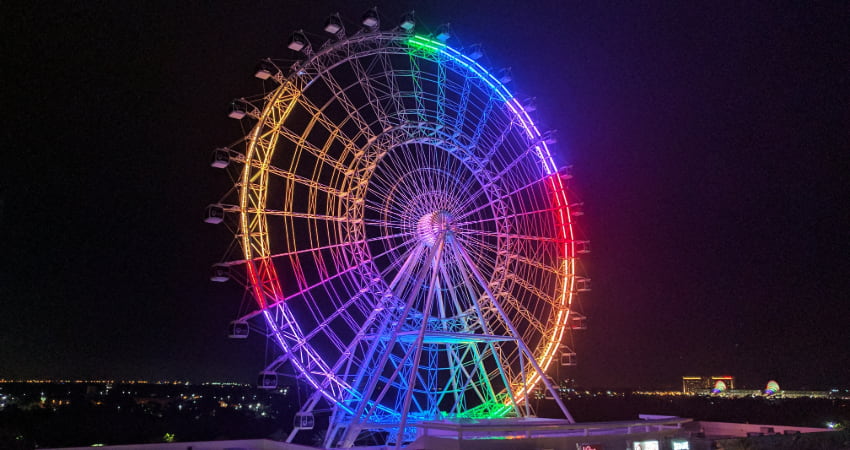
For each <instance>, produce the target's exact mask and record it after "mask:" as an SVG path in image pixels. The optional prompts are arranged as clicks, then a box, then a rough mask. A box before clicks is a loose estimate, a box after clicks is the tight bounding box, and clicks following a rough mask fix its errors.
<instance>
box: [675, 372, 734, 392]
mask: <svg viewBox="0 0 850 450" xmlns="http://www.w3.org/2000/svg"><path fill="white" fill-rule="evenodd" d="M718 381H722V382H723V385H724V386H725V389H730V390H731V389H735V377H733V376H731V375H718V376H710V377H706V376H701V377H697V376H689V377H682V392H683V393H685V394H695V393H696V391H698V390H703V389H708V390H711V389H713V388H714V387H716V386H717V382H718Z"/></svg>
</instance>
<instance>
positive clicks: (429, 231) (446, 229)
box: [416, 211, 455, 247]
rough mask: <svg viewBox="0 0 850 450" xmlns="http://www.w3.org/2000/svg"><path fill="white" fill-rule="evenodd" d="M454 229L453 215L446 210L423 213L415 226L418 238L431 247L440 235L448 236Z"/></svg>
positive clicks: (446, 237) (445, 237)
mask: <svg viewBox="0 0 850 450" xmlns="http://www.w3.org/2000/svg"><path fill="white" fill-rule="evenodd" d="M454 231H455V224H454V217H453V216H452V215H451V213H449V212H448V211H433V212H430V213H428V214H425V215H423V216H422V217H421V218H420V219H419V223H418V224H417V226H416V232H417V234H418V235H419V239H420V240H421V241H422V243H424V244H425V245H426V246H428V247H433V246H434V244H436V243H437V240H438V239H439V238H440V236H441V235H442V236H443V238H444V239H448V238H450V237H451V236H452V235H453V234H454Z"/></svg>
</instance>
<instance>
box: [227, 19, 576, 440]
mask: <svg viewBox="0 0 850 450" xmlns="http://www.w3.org/2000/svg"><path fill="white" fill-rule="evenodd" d="M338 31H339V30H338ZM338 37H339V36H338ZM301 43H302V47H301V49H302V50H304V49H311V47H309V45H308V44H309V43H308V42H306V38H305V39H302V42H301ZM307 56H308V58H307V59H306V60H305V61H303V62H300V63H297V64H296V65H294V66H293V67H292V68H291V70H290V72H289V74H288V75H286V76H283V75H275V74H274V73H273V72H274V67H273V65H269V64H267V65H266V66H264V67H265V70H264V72H263V73H264V74H265V75H264V76H266V78H265V79H273V80H277V82H278V83H279V86H278V87H277V88H276V89H275V90H273V91H272V92H271V93H269V94H267V95H264V96H263V97H261V98H259V99H257V100H251V99H248V100H244V103H245V105H248V106H246V108H245V109H246V110H247V112H246V115H249V116H250V115H253V117H254V118H255V119H257V120H258V123H257V125H256V126H255V127H254V128H253V129H252V131H251V132H250V133H249V134H248V135H247V136H246V137H245V139H244V140H243V141H242V142H240V143H238V144H234V145H232V146H231V148H230V149H229V152H230V153H228V154H229V155H231V157H232V158H233V159H234V160H236V161H237V162H239V163H242V164H243V167H242V172H241V174H239V176H238V177H236V178H237V179H238V180H239V182H238V183H237V185H236V186H235V188H234V190H233V192H235V197H236V201H235V203H234V204H232V205H228V203H227V201H226V200H223V201H222V202H221V204H222V205H223V206H222V208H223V209H224V210H225V211H226V212H227V213H236V214H238V216H239V223H238V228H239V229H238V231H237V232H236V233H235V235H236V237H237V239H238V241H239V242H240V244H241V247H242V253H243V254H242V257H241V261H239V262H238V263H239V264H244V266H245V269H246V278H247V283H246V284H247V287H248V291H249V292H250V293H251V294H252V296H253V297H254V300H255V301H256V305H257V308H258V309H257V311H255V312H252V313H249V314H247V315H245V316H244V317H241V318H240V320H242V321H248V320H251V319H252V318H254V317H260V318H262V319H263V320H264V321H265V323H266V326H267V330H268V332H267V335H268V336H269V338H270V339H271V341H272V342H274V343H275V344H276V347H277V348H278V349H279V351H280V352H279V356H278V357H276V358H275V359H274V360H273V361H272V362H271V363H270V364H269V365H268V367H266V369H265V370H264V371H263V373H264V374H265V373H270V374H274V373H276V372H278V371H280V370H282V369H281V367H283V366H284V365H287V366H291V367H293V368H294V369H295V371H296V372H297V374H298V376H299V378H300V379H302V380H304V381H305V382H306V383H307V384H309V385H310V386H311V387H312V388H313V389H314V390H315V394H313V395H312V396H311V397H310V398H309V399H308V400H307V401H306V402H305V404H304V406H303V407H302V410H301V411H300V412H299V414H302V416H300V417H305V418H306V417H307V416H306V415H308V414H311V413H312V411H313V410H314V409H317V408H319V406H318V405H319V401H320V400H322V399H325V400H327V401H328V402H330V403H331V405H332V407H333V408H334V416H333V419H332V421H331V428H330V429H329V431H328V435H327V436H328V437H327V440H326V445H339V446H348V445H351V444H352V443H353V442H354V441H355V440H356V438H357V436H358V435H359V433H360V432H363V431H366V430H383V431H384V432H385V434H387V435H389V436H391V437H390V438H388V439H389V440H390V441H395V442H399V443H400V442H406V441H409V437H410V433H411V430H413V427H415V426H416V424H417V423H418V422H419V421H422V420H432V419H437V418H487V417H503V416H506V415H516V416H524V415H526V414H530V411H529V409H528V408H529V405H528V402H527V401H526V399H527V397H528V393H529V392H531V391H532V390H533V389H536V388H538V387H540V385H543V386H545V387H546V388H547V389H548V390H549V391H550V392H551V393H552V394H553V395H554V396H555V399H556V402H558V403H559V405H560V406H561V408H562V410H563V412H564V414H565V415H566V416H567V418H568V419H569V420H572V417H571V416H570V415H569V412H568V411H567V410H566V408H565V407H564V406H563V403H562V402H561V400H560V398H559V397H558V396H557V393H556V391H555V389H554V387H553V386H552V384H551V383H550V382H549V381H548V379H547V378H546V377H545V376H544V374H545V372H546V370H547V369H548V368H549V367H550V365H551V364H552V361H553V360H555V359H556V354H557V353H558V352H559V351H560V347H561V345H562V343H563V341H564V338H565V336H566V330H567V321H568V319H569V318H570V314H571V313H572V310H571V307H572V303H573V297H574V295H575V290H576V278H575V263H576V245H575V242H576V241H575V235H574V230H573V220H572V214H571V211H570V206H569V205H570V203H569V200H568V190H567V188H566V186H565V184H564V178H562V176H561V175H560V174H559V173H558V171H557V170H556V166H555V164H554V162H553V159H552V155H551V153H550V150H549V147H548V142H547V141H549V140H548V138H545V137H544V136H543V135H541V133H540V131H539V130H538V128H537V127H536V126H535V124H534V122H533V121H532V120H531V117H530V116H529V114H528V112H527V111H526V110H525V109H524V108H523V107H522V105H521V104H520V102H518V101H517V100H516V98H514V97H513V96H512V95H511V94H510V92H509V91H508V90H507V88H506V87H505V86H504V85H503V84H502V83H500V82H499V80H498V79H496V78H495V77H494V76H493V75H492V74H490V73H489V72H488V71H487V70H485V69H484V68H483V67H481V66H480V65H479V64H478V63H476V62H475V61H474V60H472V59H470V58H468V57H467V56H465V55H463V54H461V53H460V52H458V51H457V50H455V49H453V48H451V47H449V46H446V45H445V44H443V43H442V42H439V41H434V40H432V39H428V38H426V37H422V36H411V35H407V34H404V33H398V32H378V31H376V32H370V33H358V34H355V35H353V36H350V37H347V38H342V39H339V40H337V41H332V42H331V43H329V44H328V45H326V46H323V47H322V48H321V49H319V50H312V49H311V50H310V53H309V54H307ZM268 62H269V63H270V62H271V60H268ZM252 102H253V103H252ZM251 111H253V112H251ZM547 136H548V135H547ZM549 142H551V141H549ZM240 146H244V152H243V151H242V149H241V148H240ZM233 155H236V156H233ZM219 166H224V167H227V164H222V163H221V162H219ZM307 422H309V421H307ZM307 422H304V423H307ZM310 423H312V422H310ZM297 431H298V430H297V429H296V430H295V431H293V432H297Z"/></svg>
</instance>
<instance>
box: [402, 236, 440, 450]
mask: <svg viewBox="0 0 850 450" xmlns="http://www.w3.org/2000/svg"><path fill="white" fill-rule="evenodd" d="M444 245H445V237H443V236H441V238H440V240H439V242H438V243H437V250H436V252H435V255H434V257H433V259H432V260H431V264H430V265H431V281H430V283H428V294H427V296H426V297H425V308H423V309H422V316H423V320H422V325H420V327H419V334H418V335H417V336H416V342H415V343H414V344H413V348H414V349H415V350H414V354H413V366H412V369H411V371H410V375H409V376H408V380H407V392H405V393H404V406H403V407H402V409H401V422H400V424H399V427H398V437H396V441H395V448H396V449H400V448H401V444H402V442H403V441H404V428H405V427H406V426H407V413H408V411H410V401H411V399H412V398H413V388H414V384H415V383H416V375H417V374H418V373H419V362H420V361H421V359H422V341H424V340H425V330H426V329H427V328H428V319H427V317H428V316H429V315H430V314H431V308H432V305H433V303H434V294H435V289H434V287H435V286H437V276H438V275H439V273H440V272H439V270H438V267H439V265H440V258H441V256H442V254H443V246H444Z"/></svg>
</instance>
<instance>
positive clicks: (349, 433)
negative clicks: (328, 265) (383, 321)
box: [340, 248, 435, 448]
mask: <svg viewBox="0 0 850 450" xmlns="http://www.w3.org/2000/svg"><path fill="white" fill-rule="evenodd" d="M434 252H435V250H434V249H433V248H432V250H431V251H430V252H428V256H427V257H426V258H425V260H426V261H428V262H430V261H432V260H433V259H434ZM429 269H430V264H429V263H425V264H422V267H421V268H420V269H419V272H418V273H417V274H416V278H415V284H414V286H420V285H422V283H423V282H424V281H425V277H426V276H427V275H428V272H429ZM398 293H400V290H399V288H397V289H396V294H398ZM414 300H415V297H413V296H411V298H410V299H408V300H407V303H406V304H405V307H404V311H403V312H402V314H401V316H400V320H398V323H397V324H396V325H395V326H394V327H393V331H392V334H391V335H390V336H389V339H388V340H387V343H386V345H388V346H390V345H392V344H393V343H394V342H395V341H396V339H397V338H398V332H399V330H400V329H401V325H402V324H403V322H404V318H406V317H407V316H408V315H409V314H410V310H411V309H412V308H413V302H414ZM378 341H380V339H376V340H375V342H376V344H373V345H377V342H378ZM411 350H412V349H411ZM391 353H392V352H390V351H385V352H383V354H382V355H381V359H380V362H379V363H378V364H377V365H376V366H375V367H376V368H377V370H379V371H380V370H382V369H383V367H384V366H385V365H386V364H387V361H388V360H389V357H390V354H391ZM409 356H410V351H408V353H407V354H405V355H404V358H403V359H407V358H408V357H409ZM399 370H400V369H399V368H397V369H396V370H395V371H394V372H393V374H392V376H390V379H389V380H388V381H387V384H386V386H384V389H382V390H381V392H380V393H379V394H378V396H377V397H376V398H375V400H374V404H375V405H374V406H373V407H372V409H371V410H370V411H369V412H368V414H367V416H371V415H372V414H374V411H375V409H376V408H377V407H378V406H379V404H380V401H381V399H383V397H384V395H386V392H387V389H389V387H390V385H391V384H392V382H393V381H394V380H395V378H396V377H397V376H398V374H399ZM380 379H381V377H380V376H379V375H375V376H372V377H371V379H370V380H369V384H368V385H367V388H366V389H365V390H364V392H363V396H362V398H361V400H360V403H359V404H358V405H357V410H356V411H355V413H354V414H353V415H352V419H351V423H350V424H349V425H348V428H347V429H346V430H345V433H344V434H343V438H342V440H341V445H340V446H341V447H343V448H349V447H351V446H352V445H354V440H355V439H357V435H358V434H359V433H360V430H361V428H362V426H361V424H360V422H361V419H362V418H363V414H364V413H366V407H367V405H368V404H369V400H370V399H371V398H372V394H373V393H374V392H375V388H376V387H377V384H378V381H379V380H380Z"/></svg>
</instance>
